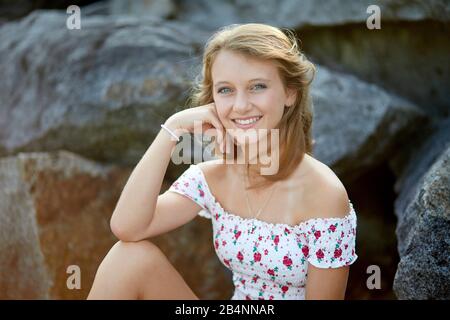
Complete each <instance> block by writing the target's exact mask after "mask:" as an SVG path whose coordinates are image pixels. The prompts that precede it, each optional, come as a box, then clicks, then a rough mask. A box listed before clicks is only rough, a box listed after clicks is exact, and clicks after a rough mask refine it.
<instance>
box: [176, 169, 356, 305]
mask: <svg viewBox="0 0 450 320" xmlns="http://www.w3.org/2000/svg"><path fill="white" fill-rule="evenodd" d="M169 191H173V192H177V193H179V194H182V195H184V196H186V197H188V198H190V199H191V200H193V201H195V202H196V203H197V204H198V205H200V206H201V207H202V210H200V211H199V213H198V214H199V215H201V216H203V217H205V218H209V219H211V221H212V228H213V244H214V248H215V251H216V253H217V256H218V257H219V259H220V261H221V262H222V263H223V264H224V265H225V266H226V267H227V268H228V269H230V270H231V271H232V274H233V282H234V286H235V290H234V294H233V296H232V297H231V299H232V300H253V299H259V300H272V299H276V300H283V299H286V300H303V299H305V286H306V278H307V275H308V262H309V263H310V264H312V265H313V266H315V267H318V268H338V267H342V266H348V265H350V264H352V263H353V262H355V261H356V259H357V258H358V256H357V255H356V252H355V240H356V213H355V210H354V208H353V205H352V203H351V202H350V201H349V204H350V212H349V213H348V214H347V215H346V216H345V217H342V218H313V219H309V220H306V221H304V222H301V223H300V224H298V225H295V226H291V225H287V224H272V223H269V222H265V221H262V220H257V219H249V218H243V217H240V216H238V215H235V214H233V213H230V212H227V211H225V210H224V209H223V208H222V206H221V205H220V203H218V202H217V201H216V199H215V198H214V196H213V194H212V193H211V191H210V189H209V187H208V184H207V182H206V179H205V176H204V174H203V172H202V170H201V169H200V167H199V166H197V165H195V164H192V165H190V167H189V168H188V169H187V170H186V171H185V172H184V173H183V174H182V175H181V176H180V177H179V178H178V179H177V180H176V181H175V182H174V183H173V184H172V185H171V186H170V188H169Z"/></svg>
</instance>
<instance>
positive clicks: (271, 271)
mask: <svg viewBox="0 0 450 320" xmlns="http://www.w3.org/2000/svg"><path fill="white" fill-rule="evenodd" d="M267 273H268V274H270V275H271V276H274V275H275V272H274V271H273V269H269V270H267Z"/></svg>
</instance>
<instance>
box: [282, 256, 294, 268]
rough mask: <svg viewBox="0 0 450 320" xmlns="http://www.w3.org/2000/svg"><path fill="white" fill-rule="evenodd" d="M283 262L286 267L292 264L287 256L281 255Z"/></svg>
mask: <svg viewBox="0 0 450 320" xmlns="http://www.w3.org/2000/svg"><path fill="white" fill-rule="evenodd" d="M283 264H284V265H285V266H286V267H290V266H291V265H292V260H291V259H290V258H289V257H288V256H284V257H283Z"/></svg>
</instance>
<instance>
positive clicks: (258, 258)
mask: <svg viewBox="0 0 450 320" xmlns="http://www.w3.org/2000/svg"><path fill="white" fill-rule="evenodd" d="M253 259H255V262H258V261H261V253H259V252H255V254H254V255H253Z"/></svg>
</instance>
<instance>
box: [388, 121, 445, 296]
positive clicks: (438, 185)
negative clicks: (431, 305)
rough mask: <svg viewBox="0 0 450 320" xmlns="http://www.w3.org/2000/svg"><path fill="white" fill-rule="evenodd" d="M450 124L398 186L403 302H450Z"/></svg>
mask: <svg viewBox="0 0 450 320" xmlns="http://www.w3.org/2000/svg"><path fill="white" fill-rule="evenodd" d="M449 137H450V121H449V120H446V121H443V122H442V123H440V124H439V125H437V126H436V132H435V134H434V135H432V136H431V137H430V138H429V140H428V141H427V142H426V143H425V144H423V145H422V147H421V148H419V149H418V150H417V151H416V153H415V154H414V155H413V156H412V157H411V159H410V162H409V165H408V166H407V167H406V168H405V170H404V172H403V173H402V177H401V178H400V179H399V180H398V182H397V183H396V190H397V192H399V196H398V198H397V200H396V201H395V213H396V215H397V218H398V223H397V230H396V233H397V239H398V251H399V255H400V263H399V265H398V269H397V273H396V275H395V280H394V290H395V293H396V295H397V296H398V298H400V299H447V300H448V299H450V260H449V257H450V245H449V244H450V139H449Z"/></svg>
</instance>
